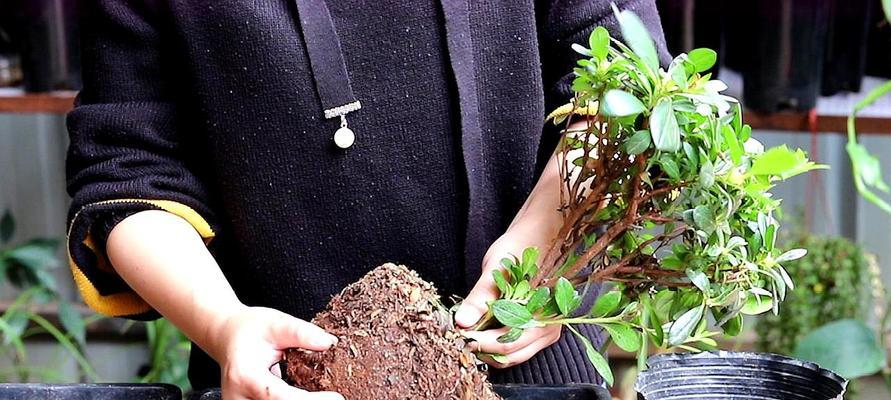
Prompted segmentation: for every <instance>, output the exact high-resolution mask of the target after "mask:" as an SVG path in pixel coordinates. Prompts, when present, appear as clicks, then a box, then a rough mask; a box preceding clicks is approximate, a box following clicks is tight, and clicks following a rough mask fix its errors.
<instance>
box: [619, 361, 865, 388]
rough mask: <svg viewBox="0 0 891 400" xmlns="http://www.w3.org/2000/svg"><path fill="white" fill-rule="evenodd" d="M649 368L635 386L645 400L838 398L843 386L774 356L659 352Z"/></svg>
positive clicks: (828, 374) (824, 373) (813, 368)
mask: <svg viewBox="0 0 891 400" xmlns="http://www.w3.org/2000/svg"><path fill="white" fill-rule="evenodd" d="M647 366H648V369H647V370H646V371H643V372H641V373H640V375H638V378H637V383H636V384H635V390H637V392H638V394H639V395H638V396H639V399H645V400H667V399H673V400H674V399H677V400H680V399H691V400H692V399H737V400H748V399H752V400H754V399H758V400H770V399H776V400H830V399H832V400H835V399H838V400H841V399H842V396H843V395H844V393H845V388H846V386H847V381H846V380H844V379H842V378H841V377H840V376H838V375H836V374H835V373H833V372H832V371H829V370H826V369H823V368H820V367H819V366H817V365H816V364H814V363H810V362H806V361H801V360H796V359H793V358H789V357H784V356H779V355H776V354H766V353H734V352H724V351H719V352H712V353H697V354H694V353H678V354H661V355H657V356H653V357H650V359H649V360H647Z"/></svg>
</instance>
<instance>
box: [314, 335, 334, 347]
mask: <svg viewBox="0 0 891 400" xmlns="http://www.w3.org/2000/svg"><path fill="white" fill-rule="evenodd" d="M313 344H314V345H315V346H318V347H331V346H334V345H335V344H337V337H336V336H333V335H329V334H325V335H324V336H316V337H314V338H313Z"/></svg>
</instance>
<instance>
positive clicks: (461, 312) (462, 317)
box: [455, 306, 480, 328]
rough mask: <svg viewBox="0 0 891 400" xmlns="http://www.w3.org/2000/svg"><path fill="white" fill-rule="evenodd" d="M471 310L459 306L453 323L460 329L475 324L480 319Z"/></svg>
mask: <svg viewBox="0 0 891 400" xmlns="http://www.w3.org/2000/svg"><path fill="white" fill-rule="evenodd" d="M476 314H477V313H476V312H475V311H474V310H473V309H472V308H471V307H467V306H461V308H459V309H458V312H457V313H455V323H457V324H458V325H459V326H462V327H465V328H466V327H469V326H471V325H473V324H474V323H476V321H477V320H479V319H480V317H479V315H476Z"/></svg>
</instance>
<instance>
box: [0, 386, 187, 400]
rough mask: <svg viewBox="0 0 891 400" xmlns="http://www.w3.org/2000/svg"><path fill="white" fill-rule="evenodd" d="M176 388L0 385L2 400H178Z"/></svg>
mask: <svg viewBox="0 0 891 400" xmlns="http://www.w3.org/2000/svg"><path fill="white" fill-rule="evenodd" d="M182 398H183V394H182V391H180V390H179V388H178V387H176V386H173V385H165V384H151V385H141V384H113V383H112V384H65V385H53V384H36V383H0V399H3V400H35V399H44V400H181V399H182Z"/></svg>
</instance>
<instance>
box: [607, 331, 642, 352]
mask: <svg viewBox="0 0 891 400" xmlns="http://www.w3.org/2000/svg"><path fill="white" fill-rule="evenodd" d="M600 326H602V327H603V329H606V332H607V333H609V336H610V337H611V338H612V339H613V342H614V343H615V344H616V346H619V348H620V349H622V350H625V351H627V352H629V353H633V352H635V351H637V350H638V349H640V335H639V334H638V333H637V331H635V330H634V329H632V328H631V327H630V326H628V325H624V324H602V325H600Z"/></svg>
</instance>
